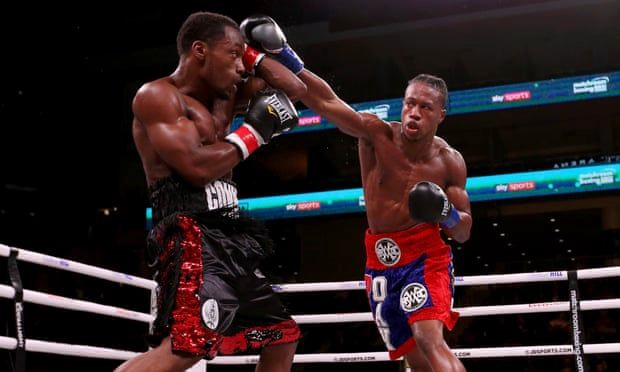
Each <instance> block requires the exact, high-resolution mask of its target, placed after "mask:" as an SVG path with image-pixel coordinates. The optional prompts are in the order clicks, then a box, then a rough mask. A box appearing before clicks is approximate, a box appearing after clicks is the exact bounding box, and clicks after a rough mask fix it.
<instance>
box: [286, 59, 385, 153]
mask: <svg viewBox="0 0 620 372" xmlns="http://www.w3.org/2000/svg"><path fill="white" fill-rule="evenodd" d="M298 76H299V78H300V79H301V81H303V82H304V83H306V86H307V87H308V92H307V93H306V95H305V96H303V97H302V98H301V101H302V102H303V103H304V104H305V105H306V106H308V107H309V108H311V109H312V110H314V111H315V112H316V113H317V114H319V115H322V116H324V117H325V118H327V120H328V121H329V122H331V123H333V124H334V125H336V127H338V129H340V130H341V131H342V132H344V133H346V134H348V135H350V136H353V137H357V138H360V139H365V140H368V141H371V139H372V138H371V137H372V134H373V132H374V131H375V130H376V129H377V125H372V124H376V123H374V121H373V120H367V119H366V118H365V116H364V115H362V114H360V113H359V112H357V111H355V110H354V109H353V108H352V107H351V106H349V105H348V104H347V103H346V102H344V101H343V100H342V99H340V97H338V96H337V95H336V93H335V92H334V90H333V89H332V88H331V87H330V86H329V84H327V82H326V81H325V80H323V79H322V78H320V77H319V76H317V75H315V74H314V73H312V72H310V71H309V70H307V69H304V70H303V71H302V72H301V73H299V75H298ZM381 130H383V129H381Z"/></svg>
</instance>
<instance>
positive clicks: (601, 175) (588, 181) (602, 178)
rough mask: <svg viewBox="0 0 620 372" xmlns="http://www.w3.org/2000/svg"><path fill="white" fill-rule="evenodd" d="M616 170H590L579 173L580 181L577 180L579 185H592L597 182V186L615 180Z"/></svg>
mask: <svg viewBox="0 0 620 372" xmlns="http://www.w3.org/2000/svg"><path fill="white" fill-rule="evenodd" d="M615 175H616V170H615V169H613V168H611V169H605V170H602V171H600V172H590V173H584V174H580V175H579V181H578V182H577V186H583V185H592V184H595V185H597V186H600V185H607V184H610V183H614V182H615V177H614V176H615Z"/></svg>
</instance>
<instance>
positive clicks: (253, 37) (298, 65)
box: [239, 14, 304, 74]
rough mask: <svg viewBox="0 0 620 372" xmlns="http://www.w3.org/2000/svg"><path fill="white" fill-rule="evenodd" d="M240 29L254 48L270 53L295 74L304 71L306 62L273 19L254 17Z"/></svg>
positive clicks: (260, 16) (245, 21)
mask: <svg viewBox="0 0 620 372" xmlns="http://www.w3.org/2000/svg"><path fill="white" fill-rule="evenodd" d="M239 28H240V30H241V35H243V37H244V38H245V41H246V43H248V45H250V46H251V47H252V48H255V49H257V50H261V51H264V52H267V53H269V54H270V55H271V56H272V57H273V58H274V59H275V60H277V61H278V62H280V63H281V64H282V65H284V66H286V68H288V69H289V70H291V71H292V72H293V73H294V74H299V73H300V72H301V71H302V70H303V69H304V62H303V61H302V60H301V58H299V56H298V55H297V53H295V51H294V50H293V49H292V48H291V47H290V46H289V45H288V43H287V42H286V35H284V32H282V30H281V29H280V26H278V24H277V23H276V22H275V21H274V20H273V19H272V18H271V17H268V16H266V15H262V14H256V15H253V16H251V17H248V18H246V19H244V20H243V22H241V25H240V26H239Z"/></svg>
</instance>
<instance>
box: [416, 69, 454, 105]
mask: <svg viewBox="0 0 620 372" xmlns="http://www.w3.org/2000/svg"><path fill="white" fill-rule="evenodd" d="M413 83H422V84H426V85H428V86H429V87H431V88H433V89H435V90H436V91H438V92H439V93H441V96H442V98H443V102H442V103H443V108H444V109H445V108H447V107H448V86H447V85H446V82H445V81H444V80H443V79H442V78H440V77H438V76H434V75H429V74H419V75H418V76H416V77H414V78H413V79H411V80H409V83H408V84H409V85H411V84H413Z"/></svg>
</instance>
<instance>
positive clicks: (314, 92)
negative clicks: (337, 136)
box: [241, 15, 382, 140]
mask: <svg viewBox="0 0 620 372" xmlns="http://www.w3.org/2000/svg"><path fill="white" fill-rule="evenodd" d="M241 33H242V35H243V36H244V38H245V39H246V42H247V43H248V44H249V45H250V46H252V47H253V48H256V49H258V50H261V51H264V52H266V53H268V54H269V55H270V56H272V57H273V58H274V59H276V60H277V61H278V62H280V63H282V64H283V65H284V66H286V67H287V68H289V69H290V70H291V72H293V73H295V74H297V76H298V77H299V78H300V79H301V81H303V82H304V83H305V84H306V87H307V92H306V94H305V95H304V96H302V97H301V101H302V102H303V103H304V104H305V105H306V106H308V107H309V108H311V109H312V110H314V111H315V112H316V113H318V114H320V115H323V116H325V117H326V118H327V120H329V121H330V122H332V123H334V124H335V125H336V126H337V127H338V129H340V130H341V131H343V132H344V133H346V134H349V135H351V136H354V137H357V138H363V139H366V140H370V139H371V133H372V132H371V131H372V130H375V129H376V128H375V127H376V120H370V121H369V120H366V119H365V117H364V115H362V114H360V113H358V112H356V111H355V110H353V108H352V107H351V106H349V105H348V104H347V103H346V102H344V101H343V100H341V99H340V98H339V97H338V96H337V95H336V94H335V92H334V91H333V89H332V88H331V87H330V86H329V84H327V82H326V81H325V80H323V79H322V78H320V77H319V76H317V75H315V74H314V73H312V72H310V71H309V70H307V69H305V67H304V63H303V61H302V60H301V58H300V57H299V56H298V55H297V53H295V52H294V51H293V49H292V48H291V47H290V45H288V42H287V40H286V36H285V35H284V33H283V32H282V30H281V29H280V27H279V26H278V24H277V23H276V22H275V21H274V20H273V19H272V18H270V17H268V16H265V15H256V16H252V17H249V18H247V19H246V20H244V21H243V22H242V23H241ZM372 124H374V125H372ZM381 130H382V129H381Z"/></svg>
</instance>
